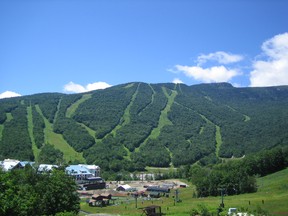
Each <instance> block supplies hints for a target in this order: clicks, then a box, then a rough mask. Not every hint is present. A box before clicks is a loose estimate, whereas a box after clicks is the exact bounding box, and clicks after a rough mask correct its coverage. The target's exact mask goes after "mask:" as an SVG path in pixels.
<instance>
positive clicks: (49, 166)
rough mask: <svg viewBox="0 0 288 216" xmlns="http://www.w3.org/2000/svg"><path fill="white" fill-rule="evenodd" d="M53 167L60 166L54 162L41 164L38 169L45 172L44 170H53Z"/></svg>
mask: <svg viewBox="0 0 288 216" xmlns="http://www.w3.org/2000/svg"><path fill="white" fill-rule="evenodd" d="M53 168H58V166H57V165H53V164H40V165H39V167H38V171H40V172H43V171H52V170H53Z"/></svg>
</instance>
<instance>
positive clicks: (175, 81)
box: [172, 78, 183, 84]
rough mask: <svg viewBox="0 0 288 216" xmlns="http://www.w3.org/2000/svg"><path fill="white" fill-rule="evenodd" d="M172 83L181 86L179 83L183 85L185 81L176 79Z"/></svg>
mask: <svg viewBox="0 0 288 216" xmlns="http://www.w3.org/2000/svg"><path fill="white" fill-rule="evenodd" d="M172 83H174V84H179V83H183V81H182V80H180V79H179V78H175V79H173V81H172Z"/></svg>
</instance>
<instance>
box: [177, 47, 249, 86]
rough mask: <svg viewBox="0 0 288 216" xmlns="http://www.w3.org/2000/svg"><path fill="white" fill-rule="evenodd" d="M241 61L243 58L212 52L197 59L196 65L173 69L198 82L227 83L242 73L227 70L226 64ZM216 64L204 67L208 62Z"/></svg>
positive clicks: (179, 66) (235, 70)
mask: <svg viewBox="0 0 288 216" xmlns="http://www.w3.org/2000/svg"><path fill="white" fill-rule="evenodd" d="M241 60H243V56H241V55H235V54H230V53H226V52H222V51H219V52H214V53H209V54H207V55H204V54H202V55H200V56H198V57H197V61H196V62H197V65H194V66H193V65H192V66H187V65H175V66H174V68H175V70H176V71H178V72H182V73H184V74H185V75H186V76H187V77H190V78H193V79H195V80H197V81H200V82H205V83H211V82H228V81H230V80H231V79H232V78H233V77H235V76H238V75H241V74H242V73H241V72H240V71H239V70H238V69H237V68H230V67H229V68H228V67H227V66H224V65H226V64H232V63H236V62H239V61H241ZM211 61H212V62H213V61H214V62H216V65H215V66H211V67H205V66H204V64H205V63H208V62H211Z"/></svg>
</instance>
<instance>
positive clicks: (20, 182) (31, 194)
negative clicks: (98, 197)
mask: <svg viewBox="0 0 288 216" xmlns="http://www.w3.org/2000/svg"><path fill="white" fill-rule="evenodd" d="M0 182H1V184H0V193H1V199H0V215H3V216H6V215H7V216H10V215H19V216H26V215H35V216H38V215H39V216H40V215H67V216H68V215H69V216H72V215H75V216H76V215H78V212H79V210H80V200H79V196H78V194H77V185H76V183H75V181H74V180H73V179H72V178H71V177H70V176H68V175H67V174H66V173H65V172H64V170H61V169H60V170H53V171H52V173H47V172H44V173H41V174H39V173H37V169H36V168H33V167H31V166H29V165H26V166H25V168H24V169H21V170H19V169H16V170H12V171H9V172H3V171H2V170H0Z"/></svg>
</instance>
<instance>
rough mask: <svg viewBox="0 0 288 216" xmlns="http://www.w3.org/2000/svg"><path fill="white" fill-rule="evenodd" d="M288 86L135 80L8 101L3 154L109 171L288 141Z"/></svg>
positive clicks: (2, 104) (0, 127) (2, 122)
mask: <svg viewBox="0 0 288 216" xmlns="http://www.w3.org/2000/svg"><path fill="white" fill-rule="evenodd" d="M287 105H288V87H287V86H280V87H266V88H234V87H233V86H231V85H230V84H228V83H217V84H200V85H193V86H186V85H184V84H146V83H128V84H123V85H118V86H114V87H111V88H108V89H105V90H97V91H92V92H89V93H83V94H72V95H66V94H59V93H46V94H36V95H31V96H22V97H17V98H10V99H2V100H0V160H2V159H4V158H17V159H21V160H34V159H38V155H39V154H40V153H41V150H42V148H43V146H45V145H47V144H51V145H53V146H54V147H55V148H56V149H58V150H60V151H61V152H62V153H63V154H64V160H65V161H66V162H69V161H74V160H77V161H81V162H87V163H96V164H99V165H101V166H102V167H103V168H104V169H108V170H109V169H110V170H113V171H119V170H121V169H123V168H124V169H126V170H130V171H132V170H135V169H143V167H145V166H146V165H148V166H163V167H165V166H169V165H171V164H173V165H174V166H179V165H182V164H190V163H194V162H196V161H198V160H200V159H205V160H208V161H209V160H215V159H217V157H222V158H230V157H232V156H234V157H242V156H243V155H245V154H250V153H253V152H257V151H259V150H260V149H263V148H271V147H274V146H277V145H287V144H288V134H287V132H286V130H285V128H287V126H288V121H287V119H288V109H287V107H288V106H287Z"/></svg>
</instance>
